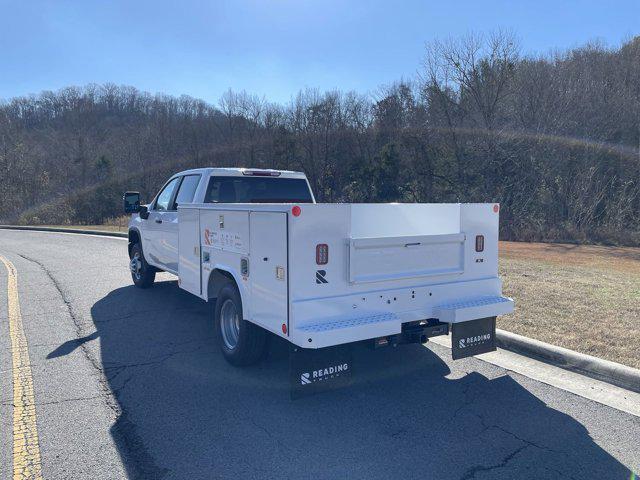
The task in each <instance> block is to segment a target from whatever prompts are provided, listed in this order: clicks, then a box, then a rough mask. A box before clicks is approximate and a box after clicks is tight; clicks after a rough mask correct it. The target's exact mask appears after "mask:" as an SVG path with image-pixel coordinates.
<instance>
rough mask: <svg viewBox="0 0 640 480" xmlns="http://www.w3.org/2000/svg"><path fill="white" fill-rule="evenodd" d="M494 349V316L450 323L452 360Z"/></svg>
mask: <svg viewBox="0 0 640 480" xmlns="http://www.w3.org/2000/svg"><path fill="white" fill-rule="evenodd" d="M495 350H496V317H488V318H479V319H478V320H470V321H468V322H460V323H453V324H451V356H452V357H453V359H454V360H459V359H461V358H466V357H472V356H473V355H480V354H481V353H487V352H494V351H495Z"/></svg>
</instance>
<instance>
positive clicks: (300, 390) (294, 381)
mask: <svg viewBox="0 0 640 480" xmlns="http://www.w3.org/2000/svg"><path fill="white" fill-rule="evenodd" d="M351 375H352V353H351V345H338V346H335V347H326V348H318V349H311V348H300V347H293V346H292V347H291V349H290V351H289V382H290V385H291V399H292V400H295V399H297V398H301V397H306V396H307V395H313V394H316V393H320V392H324V391H327V390H334V389H336V388H342V387H346V386H349V385H351Z"/></svg>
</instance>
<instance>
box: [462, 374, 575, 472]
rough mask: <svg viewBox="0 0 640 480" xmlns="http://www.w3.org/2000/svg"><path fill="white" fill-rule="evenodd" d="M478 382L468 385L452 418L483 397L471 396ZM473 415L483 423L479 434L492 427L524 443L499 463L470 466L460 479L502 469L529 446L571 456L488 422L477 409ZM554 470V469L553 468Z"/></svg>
mask: <svg viewBox="0 0 640 480" xmlns="http://www.w3.org/2000/svg"><path fill="white" fill-rule="evenodd" d="M477 383H478V382H475V381H474V382H470V383H469V384H468V385H466V386H465V387H464V389H463V391H462V395H464V404H463V405H461V406H460V407H458V408H457V409H456V410H455V412H454V413H453V415H452V417H451V419H452V420H455V419H456V418H457V416H458V415H459V414H460V412H461V411H462V410H464V409H466V408H468V407H471V406H473V404H474V403H476V402H477V401H478V399H479V398H480V397H481V393H478V394H476V395H473V396H472V397H471V398H469V391H470V390H471V389H472V388H473V387H475V386H476V385H477ZM469 413H470V414H471V415H473V416H475V417H476V418H478V420H480V425H482V430H481V431H480V432H478V434H477V436H480V435H482V434H483V433H485V432H486V431H488V430H491V429H495V430H498V431H500V432H502V433H504V434H506V435H509V436H511V437H513V438H514V439H516V440H517V441H518V442H520V443H523V444H524V445H521V446H519V447H518V448H516V449H515V450H513V451H512V452H510V453H509V454H507V455H506V456H505V457H504V458H503V459H502V460H501V461H500V462H499V463H497V464H495V465H475V466H472V467H470V468H468V469H467V470H466V471H465V472H464V474H463V475H462V477H460V480H470V479H473V478H475V477H476V474H477V473H480V472H487V471H493V470H496V469H500V468H505V467H507V466H508V465H509V463H510V462H511V461H512V460H513V459H514V458H515V457H516V456H517V455H518V454H519V453H520V452H522V451H523V450H525V449H527V448H537V449H539V450H543V451H546V452H550V453H555V454H558V455H562V456H563V457H565V458H568V457H569V454H568V453H567V452H564V451H561V450H555V449H553V448H550V447H547V446H545V445H541V444H538V443H536V442H533V441H531V440H528V439H526V438H523V437H521V436H519V435H518V434H516V433H514V432H512V431H510V430H508V429H506V428H504V427H502V426H500V425H498V424H496V423H490V424H489V423H488V422H487V420H486V419H485V418H484V416H483V415H482V414H480V413H478V412H475V411H471V412H469ZM551 470H553V469H551ZM553 471H554V472H555V473H558V474H559V475H561V476H562V477H564V478H571V479H573V478H574V477H572V476H570V475H569V476H567V474H565V473H562V472H560V471H557V470H553Z"/></svg>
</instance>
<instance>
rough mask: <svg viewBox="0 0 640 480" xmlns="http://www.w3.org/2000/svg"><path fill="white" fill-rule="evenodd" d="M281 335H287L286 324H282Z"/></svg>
mask: <svg viewBox="0 0 640 480" xmlns="http://www.w3.org/2000/svg"><path fill="white" fill-rule="evenodd" d="M282 333H284V334H285V335H286V334H287V324H286V323H283V324H282Z"/></svg>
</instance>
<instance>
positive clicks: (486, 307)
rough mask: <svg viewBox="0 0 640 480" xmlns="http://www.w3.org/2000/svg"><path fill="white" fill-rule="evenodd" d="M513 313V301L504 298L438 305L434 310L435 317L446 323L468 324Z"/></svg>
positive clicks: (483, 298)
mask: <svg viewBox="0 0 640 480" xmlns="http://www.w3.org/2000/svg"><path fill="white" fill-rule="evenodd" d="M511 312H513V300H512V299H511V298H509V297H503V296H495V297H478V298H472V299H468V300H464V301H456V302H452V303H446V304H442V305H437V306H436V307H434V309H433V313H434V317H436V318H437V319H438V320H440V321H441V322H446V323H460V322H467V321H469V320H475V319H478V318H487V317H496V316H498V315H505V314H507V313H511Z"/></svg>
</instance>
